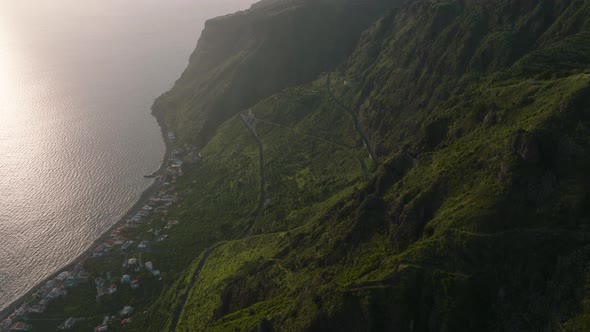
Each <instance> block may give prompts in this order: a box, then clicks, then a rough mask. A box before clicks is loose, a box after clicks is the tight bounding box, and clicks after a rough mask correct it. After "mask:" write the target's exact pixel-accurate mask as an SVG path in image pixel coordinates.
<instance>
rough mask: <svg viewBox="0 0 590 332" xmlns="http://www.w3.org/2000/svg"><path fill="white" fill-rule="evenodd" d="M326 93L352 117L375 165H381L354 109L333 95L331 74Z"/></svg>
mask: <svg viewBox="0 0 590 332" xmlns="http://www.w3.org/2000/svg"><path fill="white" fill-rule="evenodd" d="M326 91H327V92H328V95H330V97H331V98H332V99H333V100H334V102H335V103H336V105H337V106H338V107H340V108H342V109H343V110H344V111H346V112H347V113H348V114H350V116H351V117H352V122H353V124H354V129H355V130H356V132H357V133H358V134H359V136H360V137H361V140H362V141H363V144H364V145H365V148H366V149H367V152H368V153H369V156H370V157H371V159H373V161H374V162H375V164H379V162H378V161H377V155H376V154H375V151H373V148H372V147H371V142H370V141H369V138H368V137H367V135H366V134H365V133H364V132H363V129H362V128H361V125H360V123H359V119H358V116H357V114H356V113H355V112H353V111H352V109H350V108H349V107H347V106H346V105H344V104H343V103H342V102H341V101H340V100H338V98H336V96H335V95H334V93H332V89H331V79H330V74H328V77H327V78H326Z"/></svg>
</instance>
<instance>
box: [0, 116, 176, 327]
mask: <svg viewBox="0 0 590 332" xmlns="http://www.w3.org/2000/svg"><path fill="white" fill-rule="evenodd" d="M152 116H153V117H154V118H155V119H156V122H157V123H158V127H159V128H160V134H161V135H162V139H163V141H164V157H163V158H162V163H161V164H160V167H159V168H158V169H157V170H156V171H155V172H153V173H152V174H159V175H161V174H163V173H164V171H165V170H166V168H167V167H168V163H169V160H170V153H171V142H170V140H169V139H168V135H167V128H166V126H165V125H164V124H163V123H162V122H161V121H160V119H158V117H157V116H156V115H154V114H152ZM142 176H143V175H142ZM162 183H163V182H162V178H161V177H160V178H155V179H153V183H152V184H151V185H150V186H149V187H147V188H146V189H145V190H144V191H143V192H142V193H141V195H139V197H138V198H137V200H136V201H135V203H134V204H133V205H131V207H130V208H129V209H127V211H126V212H125V214H124V215H123V216H121V218H119V219H118V220H117V221H116V222H115V223H114V224H113V225H111V226H110V227H109V228H108V229H107V230H105V231H104V232H103V233H102V235H100V236H99V237H98V238H96V239H95V240H94V241H92V243H91V244H90V246H88V248H86V249H85V250H84V251H83V252H81V253H80V254H79V255H78V256H76V258H74V259H73V260H72V261H71V262H69V263H67V264H66V265H64V266H62V267H60V268H59V269H58V270H57V271H55V272H54V273H52V274H51V275H49V276H48V277H46V278H44V279H43V280H41V281H39V282H38V283H36V284H35V285H34V286H33V287H31V289H29V290H28V291H27V292H26V293H25V294H23V295H21V296H19V297H18V298H17V299H16V300H14V301H12V302H11V303H9V304H8V305H7V306H6V307H5V308H4V309H2V310H0V321H2V320H4V319H5V318H7V317H8V316H10V314H11V313H12V312H14V310H16V309H17V308H18V307H20V306H22V305H23V304H24V303H25V302H26V301H27V299H29V298H30V297H31V296H32V295H33V294H34V293H35V292H36V291H37V290H38V289H39V288H41V287H42V285H44V284H45V283H47V282H48V281H49V280H51V279H54V278H55V277H57V276H58V275H59V274H60V273H61V272H62V271H64V270H70V269H71V268H73V267H74V266H75V265H78V264H80V263H82V262H83V261H84V260H85V259H86V258H87V257H88V256H89V255H90V253H91V252H92V251H93V250H94V249H95V248H96V247H97V246H98V245H99V244H100V243H102V242H103V241H104V240H105V239H107V238H108V237H109V235H110V234H111V233H112V232H113V231H114V230H115V229H117V228H118V227H120V226H122V225H124V224H125V223H126V221H127V219H129V218H130V217H132V216H133V215H134V214H136V213H137V212H139V210H141V208H142V207H143V206H144V205H145V204H146V203H147V202H148V201H149V198H150V197H151V196H152V195H153V194H154V193H156V192H158V190H159V189H160V188H161V187H162Z"/></svg>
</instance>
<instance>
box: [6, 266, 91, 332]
mask: <svg viewBox="0 0 590 332" xmlns="http://www.w3.org/2000/svg"><path fill="white" fill-rule="evenodd" d="M88 277H89V274H88V272H87V271H85V270H84V268H83V265H82V263H78V264H76V265H75V266H74V267H72V268H71V269H68V270H64V271H62V272H60V273H59V274H58V275H57V276H56V277H55V278H53V279H50V280H48V281H47V282H45V284H43V285H42V286H41V287H39V288H38V289H37V290H36V291H35V292H34V293H33V295H32V296H31V298H30V300H29V301H27V302H26V303H24V304H22V305H21V306H20V307H18V308H16V309H15V310H14V311H13V312H12V313H11V314H10V315H9V316H8V317H6V318H5V319H4V320H3V321H2V322H1V323H0V332H7V331H28V330H29V329H31V325H30V324H27V323H25V322H24V321H26V320H27V315H28V314H40V313H43V312H45V310H46V308H47V306H48V305H49V303H51V302H52V301H54V300H56V299H58V298H60V297H62V296H64V295H66V294H67V288H70V287H73V286H75V285H77V284H79V283H80V282H83V281H86V280H88Z"/></svg>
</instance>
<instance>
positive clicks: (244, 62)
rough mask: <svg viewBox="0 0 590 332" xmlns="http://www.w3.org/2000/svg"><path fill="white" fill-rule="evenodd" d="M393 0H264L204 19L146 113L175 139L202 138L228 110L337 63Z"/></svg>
mask: <svg viewBox="0 0 590 332" xmlns="http://www.w3.org/2000/svg"><path fill="white" fill-rule="evenodd" d="M397 2H400V1H399V0H376V1H356V0H337V1H335V0H322V1H309V0H283V1H267V2H263V3H261V4H258V5H254V6H253V7H252V8H251V9H250V10H247V11H243V12H239V13H235V14H232V15H227V16H224V17H219V18H215V19H212V20H209V21H207V22H206V24H205V29H204V31H203V32H202V35H201V38H200V39H199V42H198V45H197V48H196V50H195V52H194V53H193V54H192V56H191V57H190V61H189V66H188V68H187V69H186V70H185V72H184V73H183V74H182V77H181V78H180V79H179V80H178V81H177V82H176V84H175V86H174V88H173V89H172V90H171V91H169V92H168V93H166V94H164V95H163V96H161V97H160V98H158V100H157V101H156V102H155V104H154V106H153V110H154V114H155V115H156V117H158V118H159V119H160V120H161V122H163V123H166V124H167V126H168V127H170V128H171V129H176V130H177V131H178V134H179V137H180V139H181V140H182V141H185V142H191V143H197V144H198V145H200V146H203V145H204V144H205V143H206V142H207V141H208V140H209V139H210V138H211V137H212V136H213V134H214V133H215V131H216V130H217V128H218V127H219V125H221V124H222V123H223V122H224V121H225V120H227V119H228V118H229V117H231V116H232V115H235V114H236V113H238V112H239V111H241V110H243V109H245V108H248V107H251V106H253V105H254V104H255V103H256V102H258V101H260V100H261V99H263V98H265V97H268V96H270V95H271V94H273V93H276V92H278V91H281V90H282V89H284V88H286V87H289V86H294V85H297V84H302V83H305V82H309V81H310V80H312V79H315V78H316V77H317V76H318V74H319V73H320V72H322V71H326V70H328V69H331V68H333V67H334V66H335V65H336V64H338V63H340V62H341V61H342V60H344V59H345V57H346V56H347V55H348V54H349V53H350V52H352V50H353V49H354V46H355V45H356V43H357V41H358V38H359V36H360V33H361V32H362V31H363V30H365V29H366V28H367V27H368V26H369V25H370V24H371V23H372V22H373V21H374V20H375V19H376V18H377V17H378V16H379V15H380V14H381V13H382V12H383V11H384V10H385V9H386V8H389V7H392V6H393V4H395V3H397Z"/></svg>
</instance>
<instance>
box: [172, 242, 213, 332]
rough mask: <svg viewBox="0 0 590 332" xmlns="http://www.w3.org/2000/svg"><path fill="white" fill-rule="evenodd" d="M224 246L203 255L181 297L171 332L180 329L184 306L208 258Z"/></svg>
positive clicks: (211, 248) (209, 249)
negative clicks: (179, 322) (179, 323)
mask: <svg viewBox="0 0 590 332" xmlns="http://www.w3.org/2000/svg"><path fill="white" fill-rule="evenodd" d="M222 244H223V242H221V243H218V244H216V245H214V246H213V247H210V248H207V249H205V252H204V253H203V258H201V260H200V261H199V265H197V269H196V270H195V272H194V273H193V277H192V279H191V283H190V284H189V286H188V287H187V289H186V290H185V291H184V293H183V294H182V296H181V297H180V306H179V307H178V308H177V309H176V312H175V313H174V317H173V318H172V325H171V326H170V332H175V331H176V328H177V327H178V321H179V320H180V315H181V314H182V311H183V310H184V306H185V305H186V301H187V300H188V295H189V294H190V292H191V290H192V289H193V287H194V286H195V283H197V279H199V275H200V274H201V270H202V269H203V266H205V263H206V262H207V258H209V255H210V254H211V252H212V251H213V250H215V249H217V248H218V247H219V246H221V245H222Z"/></svg>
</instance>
